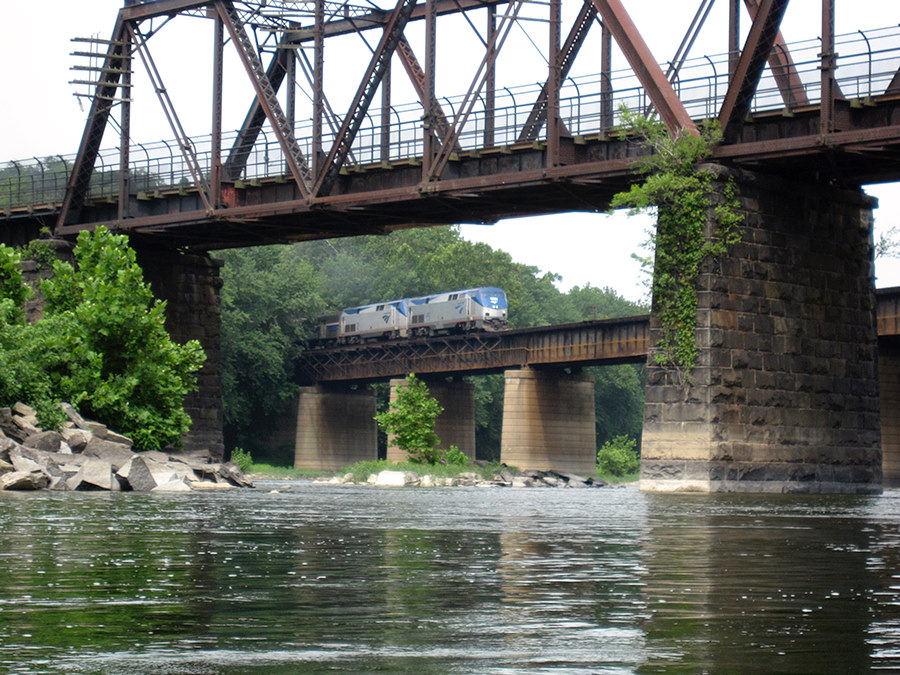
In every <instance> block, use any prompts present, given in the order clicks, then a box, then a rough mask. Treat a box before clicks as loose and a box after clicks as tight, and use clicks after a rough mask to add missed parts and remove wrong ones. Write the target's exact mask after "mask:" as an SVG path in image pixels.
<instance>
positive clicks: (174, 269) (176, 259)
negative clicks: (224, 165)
mask: <svg viewBox="0 0 900 675" xmlns="http://www.w3.org/2000/svg"><path fill="white" fill-rule="evenodd" d="M133 246H134V248H135V251H136V253H137V257H138V262H139V263H140V265H141V268H142V269H143V270H144V278H145V279H146V281H147V282H148V283H149V284H150V287H151V288H152V289H153V294H154V295H155V296H156V297H157V298H160V299H162V300H165V301H166V303H167V305H166V329H167V330H168V331H169V334H170V335H171V336H172V339H173V340H175V341H176V342H178V343H179V344H184V343H185V342H187V341H189V340H197V341H198V342H200V345H201V346H202V347H203V351H204V352H205V353H206V361H205V362H204V364H203V367H202V368H201V369H200V372H199V373H198V375H197V384H198V389H197V390H196V391H195V392H193V393H192V394H188V396H186V397H185V401H184V406H185V410H186V411H187V413H188V414H189V415H190V416H191V420H192V422H193V423H192V425H191V429H190V431H189V432H188V433H187V434H186V435H185V437H184V439H183V443H184V450H185V451H186V452H200V451H205V452H208V453H209V456H210V457H211V458H212V459H216V460H221V459H222V457H223V455H224V452H225V443H224V439H223V436H222V426H223V413H222V331H221V325H222V322H221V311H220V307H219V289H220V288H221V287H222V279H221V276H220V275H219V270H220V268H221V266H222V263H221V261H220V260H217V259H215V258H212V257H210V256H208V255H200V254H184V253H181V252H178V251H171V250H167V249H157V248H142V247H141V246H140V245H134V244H133Z"/></svg>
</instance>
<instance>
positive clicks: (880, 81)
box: [0, 26, 900, 213]
mask: <svg viewBox="0 0 900 675" xmlns="http://www.w3.org/2000/svg"><path fill="white" fill-rule="evenodd" d="M836 46H837V52H838V54H839V57H838V66H839V67H838V70H837V76H838V77H837V80H838V85H839V87H840V90H841V93H842V94H843V96H844V97H846V98H848V99H860V100H866V99H868V98H871V97H876V96H879V95H883V94H884V93H885V91H886V89H887V87H888V86H889V84H890V82H891V81H892V80H893V78H894V77H895V75H896V74H897V72H898V70H900V27H898V26H892V27H889V28H882V29H877V30H871V31H867V32H863V31H857V32H856V33H849V34H846V35H842V36H839V37H838V38H837V39H836ZM820 52H821V45H820V41H819V40H808V41H805V42H801V43H796V44H793V45H791V46H790V54H791V57H792V58H793V61H794V67H795V69H796V73H797V75H798V77H799V79H800V81H801V83H802V88H803V92H804V94H805V96H806V98H807V99H808V100H809V101H810V102H811V103H812V104H815V103H817V102H818V100H819V97H820V89H821V81H820V71H819V67H820V60H819V53H820ZM542 84H543V83H541V82H534V83H532V84H526V85H520V86H517V87H512V88H510V87H503V88H502V89H499V90H497V92H496V94H495V109H494V114H493V121H494V125H493V144H494V146H495V147H503V146H510V145H514V144H515V143H516V142H517V139H518V137H519V134H520V133H521V130H522V127H523V125H524V124H525V121H526V120H527V118H528V115H529V113H530V112H531V109H532V106H533V105H534V101H535V100H536V99H537V97H538V95H539V93H540V91H541V87H542ZM611 85H612V86H611V92H612V93H611V94H606V95H605V94H604V93H603V92H602V88H601V75H600V74H592V75H582V76H578V77H570V78H567V79H566V80H565V81H564V82H563V84H562V87H561V90H560V97H559V99H560V113H561V116H562V118H563V121H564V123H565V125H566V128H567V129H568V130H569V131H570V133H572V134H573V135H576V136H591V135H596V134H600V133H602V132H604V131H608V129H607V128H605V127H604V120H603V115H602V111H603V110H604V109H609V107H610V104H611V107H612V109H613V111H614V112H613V120H612V125H613V126H615V125H616V124H619V123H620V121H621V120H620V117H621V113H620V108H621V107H622V106H625V107H628V108H629V109H632V110H648V109H650V105H651V103H650V100H649V98H648V96H647V94H646V92H644V90H643V89H642V88H641V86H640V84H639V82H638V80H637V78H636V77H635V76H634V75H633V73H632V72H631V71H630V70H621V71H617V72H613V73H612V77H611ZM673 86H674V88H675V90H676V92H677V93H678V95H679V97H680V99H681V101H682V104H683V105H684V106H685V108H686V110H687V111H688V113H689V114H690V116H691V117H692V118H694V119H698V120H699V119H709V118H712V117H714V116H715V115H716V114H717V112H718V110H719V108H720V106H721V104H722V100H723V98H724V96H725V93H726V91H727V89H728V56H727V55H726V54H721V55H718V56H712V57H711V56H703V57H700V58H695V59H690V60H688V61H686V62H685V63H684V65H683V66H682V67H681V69H680V70H679V71H678V72H677V73H676V75H675V76H673ZM607 96H608V97H610V98H611V101H607V100H605V97H607ZM461 103H462V96H459V97H444V98H441V99H440V104H441V106H442V108H443V109H444V112H445V113H446V114H447V117H448V119H449V120H450V122H451V124H452V123H453V120H454V119H455V116H456V112H457V111H458V109H459V107H460V104H461ZM604 104H605V105H604ZM785 107H790V106H785V103H784V100H783V98H782V95H781V92H780V91H779V89H778V86H777V84H776V82H775V78H774V77H773V75H772V73H771V70H770V69H768V68H767V69H766V70H765V72H764V75H763V77H762V80H761V81H760V84H759V87H758V89H757V92H756V95H755V97H754V99H753V102H752V110H753V112H763V111H771V110H779V109H783V108H785ZM422 112H423V110H422V106H421V104H420V103H419V102H414V103H406V104H401V105H396V106H391V109H390V119H391V125H390V130H389V136H388V138H389V144H388V155H387V156H383V155H382V152H383V149H382V128H381V111H380V110H378V109H373V110H371V111H370V112H369V114H368V115H367V116H366V118H365V121H364V123H363V125H362V127H361V128H360V130H359V133H358V134H357V136H356V138H355V140H354V143H353V146H352V148H351V157H352V161H353V163H354V164H355V165H377V164H381V163H383V162H393V163H396V162H403V161H409V160H414V159H417V158H419V157H421V155H422V148H423V133H424V132H423V127H422ZM609 123H610V121H609V120H606V122H605V124H606V125H609ZM337 126H339V125H334V128H336V127H337ZM486 126H487V113H486V106H485V105H484V101H483V99H481V100H480V101H479V103H478V104H476V106H475V108H474V110H473V112H472V113H471V115H470V116H469V118H468V120H467V123H466V126H465V128H464V129H463V131H462V133H461V134H460V136H459V141H458V142H459V146H460V148H461V149H462V150H463V151H472V150H485V149H487V148H485V147H484V133H485V127H486ZM325 128H326V130H325V131H324V132H323V138H322V146H323V147H324V148H326V149H327V148H328V147H330V146H331V144H332V143H333V142H334V132H333V130H329V129H328V125H325ZM295 136H296V138H297V139H298V143H299V145H300V148H301V150H302V152H303V153H304V155H305V156H306V157H310V156H311V153H312V122H311V121H309V120H307V121H302V122H299V123H297V124H296V126H295ZM236 138H237V131H234V132H231V133H228V134H225V135H224V138H223V147H226V148H227V147H229V144H233V143H234V141H235V140H236ZM192 142H193V145H194V152H195V154H196V157H197V160H198V161H199V164H200V166H201V169H202V170H203V171H204V172H205V173H206V174H207V175H208V174H209V173H210V167H211V153H212V139H211V137H210V136H201V137H196V138H194V139H192ZM131 157H132V162H131V175H130V179H131V190H132V193H134V194H140V193H153V192H155V191H160V190H174V189H185V188H186V189H190V188H191V186H192V184H193V183H192V178H191V172H190V169H189V167H188V166H187V165H186V164H185V162H184V159H183V156H182V153H181V152H180V151H179V149H178V146H177V144H176V143H175V142H174V141H165V140H164V141H157V142H153V143H132V147H131ZM73 162H74V156H62V155H58V156H54V157H48V158H45V159H39V158H32V159H28V160H16V161H10V162H7V163H6V165H5V166H3V167H0V212H4V211H5V212H6V213H10V212H11V211H12V210H13V209H35V208H45V209H53V208H55V207H56V205H58V204H59V203H60V202H61V201H62V199H63V196H64V194H65V188H66V182H67V180H68V173H69V171H70V169H71V166H72V164H73ZM118 162H119V150H118V148H110V149H106V150H103V151H101V152H100V154H99V155H98V157H97V162H96V164H95V171H94V176H93V178H92V180H91V185H90V190H89V193H88V198H93V199H96V198H107V197H108V198H114V197H116V196H117V195H118V179H119V176H118ZM349 166H352V165H349ZM288 173H289V172H288V169H287V167H286V162H285V158H284V155H283V153H282V151H281V148H280V146H279V144H278V142H277V139H276V137H275V134H274V132H273V131H272V130H271V128H270V127H268V125H266V126H264V127H263V129H262V131H261V133H260V135H259V138H258V139H257V141H256V143H255V144H254V146H253V149H252V151H251V153H250V155H249V157H248V159H247V163H246V166H245V167H244V168H243V171H242V173H241V176H240V179H241V180H243V181H247V182H250V181H257V180H263V179H267V178H274V177H279V176H285V175H287V174H288Z"/></svg>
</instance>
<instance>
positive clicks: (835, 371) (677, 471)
mask: <svg viewBox="0 0 900 675" xmlns="http://www.w3.org/2000/svg"><path fill="white" fill-rule="evenodd" d="M737 187H738V193H739V198H740V201H741V206H742V210H744V212H745V214H746V219H745V222H744V225H743V237H742V241H741V242H740V243H738V244H736V245H734V246H733V247H731V249H730V251H729V253H728V255H727V256H726V257H725V259H723V260H721V261H718V263H717V270H715V271H713V270H710V271H709V273H707V274H705V275H704V276H703V277H702V278H701V286H700V287H701V291H700V292H699V293H698V311H697V318H698V323H697V331H696V336H697V339H698V343H699V346H700V348H701V351H700V356H699V358H698V361H697V363H698V365H697V367H696V368H695V370H694V373H693V385H692V386H690V387H689V388H688V389H687V391H685V390H683V389H681V388H680V387H679V386H677V384H675V383H674V381H673V380H672V379H670V376H669V375H667V373H666V372H665V371H664V370H662V369H661V368H659V367H658V366H654V365H653V360H652V356H651V358H650V361H649V364H650V365H649V366H648V373H647V387H646V398H645V407H644V430H643V440H642V462H641V489H643V490H652V491H672V490H701V491H710V492H718V491H743V492H838V493H872V492H879V491H880V490H881V479H882V471H881V449H880V442H881V441H880V419H879V399H878V373H877V367H876V361H877V343H876V330H875V296H874V288H873V262H872V260H873V258H872V231H871V222H872V207H873V200H871V199H870V198H868V197H867V196H865V195H864V194H863V193H862V192H861V191H859V190H843V189H836V188H833V187H830V186H825V185H822V184H818V183H813V182H791V181H788V180H784V179H781V178H779V179H773V178H767V177H765V176H761V175H754V174H749V173H742V174H740V175H739V176H737ZM658 325H659V322H658V319H657V318H655V317H654V318H653V319H652V320H651V336H650V344H651V345H653V344H655V343H656V341H657V338H658V332H657V329H658Z"/></svg>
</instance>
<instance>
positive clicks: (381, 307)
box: [375, 305, 384, 312]
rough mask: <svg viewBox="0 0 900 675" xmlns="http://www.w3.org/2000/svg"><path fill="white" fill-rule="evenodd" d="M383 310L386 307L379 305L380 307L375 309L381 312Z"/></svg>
mask: <svg viewBox="0 0 900 675" xmlns="http://www.w3.org/2000/svg"><path fill="white" fill-rule="evenodd" d="M383 309H384V305H378V307H376V308H375V311H376V312H380V311H381V310H383Z"/></svg>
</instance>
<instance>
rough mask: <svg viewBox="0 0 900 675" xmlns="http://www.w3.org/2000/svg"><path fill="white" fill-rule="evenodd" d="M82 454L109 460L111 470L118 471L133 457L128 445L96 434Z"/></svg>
mask: <svg viewBox="0 0 900 675" xmlns="http://www.w3.org/2000/svg"><path fill="white" fill-rule="evenodd" d="M82 454H83V455H84V456H85V457H96V458H97V459H102V460H104V461H106V462H109V463H110V464H111V465H112V467H113V471H118V470H119V469H121V468H122V467H123V466H125V464H126V463H127V462H129V461H130V460H131V459H132V457H134V453H133V452H132V451H131V448H130V447H129V446H127V445H123V444H122V443H116V442H114V441H110V440H107V439H102V438H97V437H96V436H95V437H93V438H91V440H90V441H89V442H88V444H87V446H86V447H85V449H84V452H83V453H82Z"/></svg>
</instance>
